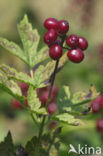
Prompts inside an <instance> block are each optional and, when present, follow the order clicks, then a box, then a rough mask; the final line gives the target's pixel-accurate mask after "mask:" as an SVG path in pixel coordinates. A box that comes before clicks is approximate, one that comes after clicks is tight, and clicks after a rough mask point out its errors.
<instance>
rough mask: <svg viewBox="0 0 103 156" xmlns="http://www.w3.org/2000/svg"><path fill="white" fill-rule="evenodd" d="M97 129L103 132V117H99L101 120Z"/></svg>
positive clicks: (98, 121)
mask: <svg viewBox="0 0 103 156" xmlns="http://www.w3.org/2000/svg"><path fill="white" fill-rule="evenodd" d="M96 126H97V130H98V131H99V132H103V119H99V120H97V125H96Z"/></svg>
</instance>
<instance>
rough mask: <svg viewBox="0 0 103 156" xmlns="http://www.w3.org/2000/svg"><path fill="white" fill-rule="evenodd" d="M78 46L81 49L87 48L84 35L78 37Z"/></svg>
mask: <svg viewBox="0 0 103 156" xmlns="http://www.w3.org/2000/svg"><path fill="white" fill-rule="evenodd" d="M78 47H79V48H80V49H82V50H86V49H87V48H88V42H87V40H86V39H85V38H84V37H79V44H78Z"/></svg>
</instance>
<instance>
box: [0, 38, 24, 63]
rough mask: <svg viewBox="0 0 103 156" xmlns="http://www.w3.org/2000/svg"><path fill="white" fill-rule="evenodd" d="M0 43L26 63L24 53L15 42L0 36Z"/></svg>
mask: <svg viewBox="0 0 103 156" xmlns="http://www.w3.org/2000/svg"><path fill="white" fill-rule="evenodd" d="M0 45H1V46H2V47H3V48H5V49H6V50H8V51H9V52H10V53H11V54H13V55H15V56H17V57H19V58H20V59H21V60H22V61H24V62H26V63H27V61H26V57H25V53H24V52H23V51H22V49H21V48H20V47H19V46H18V45H17V44H15V43H14V42H11V41H8V40H7V39H5V38H2V37H0Z"/></svg>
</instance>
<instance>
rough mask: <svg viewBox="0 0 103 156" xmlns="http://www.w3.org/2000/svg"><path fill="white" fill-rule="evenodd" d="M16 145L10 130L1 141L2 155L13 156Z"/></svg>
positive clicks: (0, 151)
mask: <svg viewBox="0 0 103 156" xmlns="http://www.w3.org/2000/svg"><path fill="white" fill-rule="evenodd" d="M13 152H14V145H13V141H12V137H11V133H10V132H8V134H7V136H6V137H5V139H4V142H1V143H0V156H13Z"/></svg>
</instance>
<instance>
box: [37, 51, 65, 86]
mask: <svg viewBox="0 0 103 156" xmlns="http://www.w3.org/2000/svg"><path fill="white" fill-rule="evenodd" d="M66 61H67V57H66V55H65V54H64V55H63V56H62V58H61V59H60V61H59V65H58V70H57V72H58V71H59V70H60V69H61V68H62V67H63V66H64V64H65V63H66ZM55 64H56V61H54V60H53V61H50V62H48V63H47V64H46V65H45V66H44V65H40V66H39V67H38V68H37V69H36V71H35V82H37V83H38V86H39V87H40V88H42V87H44V86H46V85H47V84H48V81H49V80H50V78H51V77H52V74H53V71H54V69H55Z"/></svg>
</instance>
